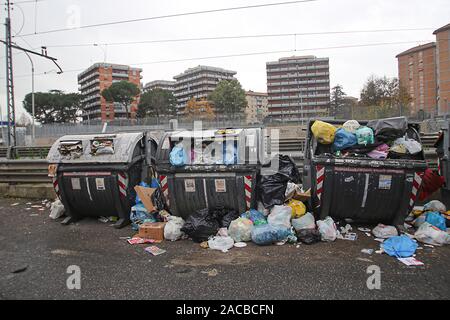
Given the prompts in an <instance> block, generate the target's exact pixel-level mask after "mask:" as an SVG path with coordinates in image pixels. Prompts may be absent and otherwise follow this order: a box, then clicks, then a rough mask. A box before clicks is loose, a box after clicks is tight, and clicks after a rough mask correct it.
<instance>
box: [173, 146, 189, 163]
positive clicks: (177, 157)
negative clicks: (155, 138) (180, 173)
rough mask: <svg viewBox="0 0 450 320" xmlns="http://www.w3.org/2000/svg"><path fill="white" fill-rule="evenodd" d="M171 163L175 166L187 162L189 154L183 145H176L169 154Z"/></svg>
mask: <svg viewBox="0 0 450 320" xmlns="http://www.w3.org/2000/svg"><path fill="white" fill-rule="evenodd" d="M169 160H170V164H171V165H173V166H175V167H182V166H184V165H185V164H186V163H187V155H186V152H185V151H184V149H183V147H179V146H175V147H173V149H172V151H170V154H169Z"/></svg>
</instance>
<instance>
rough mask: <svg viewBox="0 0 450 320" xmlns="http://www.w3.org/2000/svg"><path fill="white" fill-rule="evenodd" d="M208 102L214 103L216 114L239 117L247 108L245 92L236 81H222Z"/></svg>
mask: <svg viewBox="0 0 450 320" xmlns="http://www.w3.org/2000/svg"><path fill="white" fill-rule="evenodd" d="M208 100H210V101H212V102H213V103H214V107H215V108H216V113H219V114H225V115H239V114H241V113H242V112H243V111H244V109H245V107H247V100H246V99H245V91H244V90H243V89H242V86H241V84H240V83H239V81H238V80H236V79H233V80H222V81H220V82H219V83H218V84H217V87H216V89H214V91H213V92H211V93H210V95H209V97H208Z"/></svg>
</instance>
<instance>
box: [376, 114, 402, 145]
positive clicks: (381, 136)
mask: <svg viewBox="0 0 450 320" xmlns="http://www.w3.org/2000/svg"><path fill="white" fill-rule="evenodd" d="M367 126H368V127H369V128H372V130H373V133H374V135H375V137H376V138H377V140H379V141H383V142H388V141H393V140H395V139H397V138H400V137H403V136H404V135H405V133H406V130H407V129H408V119H406V117H396V118H386V119H378V120H371V121H369V122H368V123H367Z"/></svg>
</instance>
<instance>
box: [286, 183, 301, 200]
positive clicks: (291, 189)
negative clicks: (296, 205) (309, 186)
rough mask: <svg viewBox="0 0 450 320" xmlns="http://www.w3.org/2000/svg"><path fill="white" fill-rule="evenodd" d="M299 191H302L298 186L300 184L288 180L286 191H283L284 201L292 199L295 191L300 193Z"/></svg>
mask: <svg viewBox="0 0 450 320" xmlns="http://www.w3.org/2000/svg"><path fill="white" fill-rule="evenodd" d="M301 192H302V189H301V188H300V186H299V185H298V184H295V183H293V182H290V181H289V182H288V183H287V186H286V192H285V193H284V199H285V200H286V201H287V200H289V199H292V197H293V196H294V195H295V194H296V193H301Z"/></svg>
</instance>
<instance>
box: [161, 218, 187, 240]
mask: <svg viewBox="0 0 450 320" xmlns="http://www.w3.org/2000/svg"><path fill="white" fill-rule="evenodd" d="M183 225H184V220H183V218H181V217H176V216H169V217H168V218H167V223H166V225H165V226H164V239H166V240H170V241H176V240H178V239H180V238H181V237H182V236H183V232H182V231H181V228H182V227H183Z"/></svg>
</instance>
